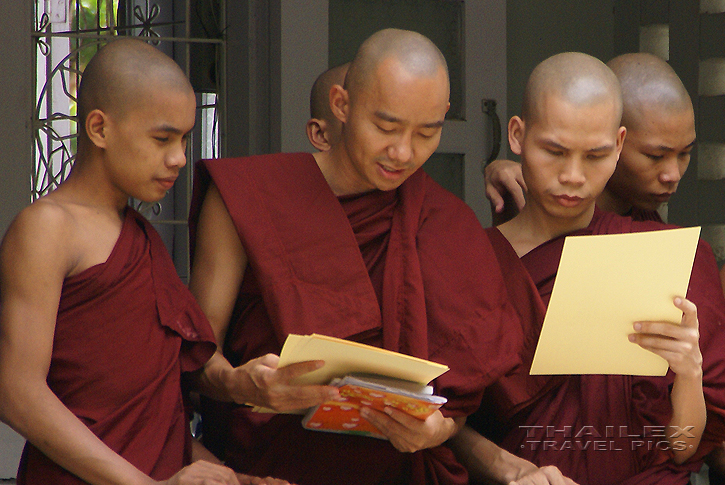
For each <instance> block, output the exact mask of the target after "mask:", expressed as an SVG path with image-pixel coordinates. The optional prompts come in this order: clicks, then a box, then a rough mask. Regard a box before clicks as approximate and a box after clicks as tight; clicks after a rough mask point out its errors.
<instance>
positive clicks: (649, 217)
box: [625, 207, 663, 222]
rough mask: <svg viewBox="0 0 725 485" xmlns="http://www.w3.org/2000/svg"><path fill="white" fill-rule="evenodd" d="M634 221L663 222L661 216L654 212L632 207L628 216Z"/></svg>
mask: <svg viewBox="0 0 725 485" xmlns="http://www.w3.org/2000/svg"><path fill="white" fill-rule="evenodd" d="M625 215H626V216H629V217H631V218H632V220H634V221H654V222H663V221H662V216H660V213H659V212H657V211H656V210H647V209H640V208H639V207H632V209H631V210H630V211H629V213H628V214H625Z"/></svg>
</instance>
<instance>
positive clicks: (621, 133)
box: [616, 126, 627, 160]
mask: <svg viewBox="0 0 725 485" xmlns="http://www.w3.org/2000/svg"><path fill="white" fill-rule="evenodd" d="M626 137H627V128H625V127H624V126H620V127H619V130H618V131H617V143H616V147H617V160H619V155H620V154H621V153H622V147H623V146H624V139H625V138H626Z"/></svg>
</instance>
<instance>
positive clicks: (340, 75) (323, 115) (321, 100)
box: [306, 62, 350, 152]
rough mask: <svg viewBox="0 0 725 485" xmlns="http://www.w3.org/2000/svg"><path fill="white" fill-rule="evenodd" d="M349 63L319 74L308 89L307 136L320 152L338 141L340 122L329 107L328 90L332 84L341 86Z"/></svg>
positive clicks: (340, 129)
mask: <svg viewBox="0 0 725 485" xmlns="http://www.w3.org/2000/svg"><path fill="white" fill-rule="evenodd" d="M349 66H350V63H349V62H347V63H345V64H341V65H339V66H335V67H332V68H330V69H328V70H327V71H325V72H323V73H322V74H320V75H319V76H318V77H317V79H316V80H315V82H314V84H313V85H312V90H311V91H310V119H309V121H307V126H306V130H307V138H308V139H309V140H310V143H311V144H312V146H313V147H315V148H317V149H318V150H320V151H321V152H324V151H327V150H329V149H330V148H331V147H332V145H334V144H336V143H337V142H338V141H340V132H341V131H342V123H340V120H338V119H337V117H335V115H334V114H333V113H332V109H331V108H330V90H331V88H332V86H333V85H339V86H343V85H344V84H345V75H346V74H347V69H348V67H349Z"/></svg>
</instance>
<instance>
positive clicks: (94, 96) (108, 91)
mask: <svg viewBox="0 0 725 485" xmlns="http://www.w3.org/2000/svg"><path fill="white" fill-rule="evenodd" d="M159 90H163V91H180V92H184V93H191V94H193V89H192V87H191V84H190V83H189V80H188V79H187V77H186V75H184V73H183V71H182V70H181V68H179V66H178V65H177V64H176V62H174V61H173V60H172V59H171V58H170V57H168V56H167V55H166V54H164V53H163V52H161V51H160V50H158V49H156V48H155V47H153V46H151V45H149V44H147V43H146V42H143V41H141V40H138V39H118V40H114V41H113V42H110V43H109V44H106V45H105V46H104V47H102V48H101V49H100V50H99V51H98V52H97V53H96V54H95V55H94V56H93V59H91V61H90V62H89V63H88V66H87V67H86V69H85V70H84V71H83V75H82V78H81V84H80V86H79V88H78V119H79V125H80V127H79V130H78V131H79V133H80V134H81V138H84V137H85V130H84V129H82V127H83V126H84V124H85V120H86V118H87V116H88V114H89V113H90V112H91V111H93V110H95V109H98V110H101V111H103V112H104V113H106V114H108V115H110V116H117V117H123V116H125V115H126V114H127V113H129V112H130V111H131V110H132V109H133V108H134V107H136V106H139V105H143V104H144V103H147V102H149V101H150V99H151V98H153V96H154V93H156V92H158V91H159Z"/></svg>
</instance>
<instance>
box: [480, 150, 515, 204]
mask: <svg viewBox="0 0 725 485" xmlns="http://www.w3.org/2000/svg"><path fill="white" fill-rule="evenodd" d="M483 178H484V181H485V184H486V197H487V198H488V200H490V201H491V204H492V205H493V206H494V210H495V211H496V212H499V213H500V212H502V211H503V209H504V196H505V195H506V194H507V193H508V194H511V196H512V197H513V199H514V201H515V202H516V206H517V207H518V210H521V209H523V207H524V205H525V204H526V197H525V196H524V194H525V192H526V182H524V176H523V174H522V173H521V164H520V163H518V162H514V161H513V160H494V161H493V162H491V163H489V164H488V165H486V168H485V169H484V170H483Z"/></svg>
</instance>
